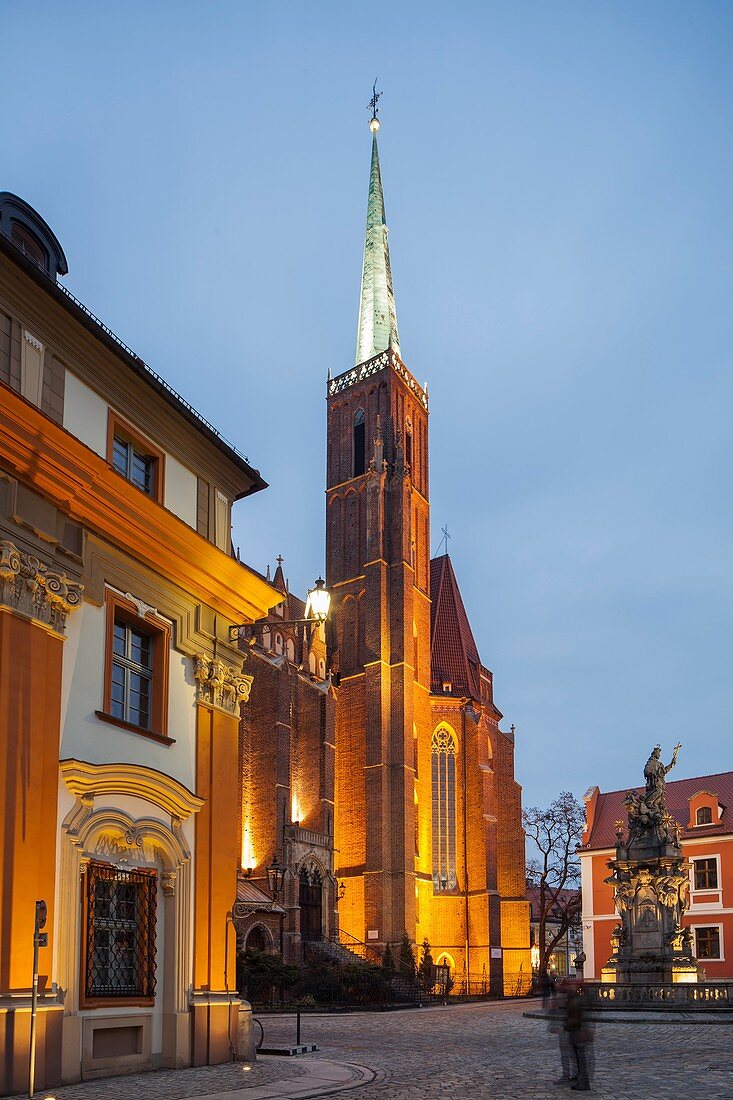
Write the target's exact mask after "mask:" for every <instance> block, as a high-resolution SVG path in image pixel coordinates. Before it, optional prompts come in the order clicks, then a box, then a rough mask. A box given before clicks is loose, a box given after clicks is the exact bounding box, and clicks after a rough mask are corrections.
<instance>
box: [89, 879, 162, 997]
mask: <svg viewBox="0 0 733 1100" xmlns="http://www.w3.org/2000/svg"><path fill="white" fill-rule="evenodd" d="M86 879H87V890H86V910H87V921H86V933H87V934H86V959H85V994H86V997H87V998H90V999H92V998H105V999H106V998H113V997H120V998H123V997H138V998H145V999H152V998H153V997H154V996H155V970H156V960H155V922H156V903H157V884H158V882H157V876H156V875H155V874H154V873H153V872H150V871H133V870H129V871H128V870H120V869H119V868H117V867H112V866H110V865H109V864H102V863H90V864H89V866H88V867H87V872H86Z"/></svg>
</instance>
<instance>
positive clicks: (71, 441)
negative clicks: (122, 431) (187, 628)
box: [0, 237, 282, 623]
mask: <svg viewBox="0 0 733 1100" xmlns="http://www.w3.org/2000/svg"><path fill="white" fill-rule="evenodd" d="M0 239H1V237H0ZM0 266H1V265H0ZM39 441H40V443H39ZM0 454H2V456H3V468H4V469H5V470H6V471H7V472H8V473H9V474H10V475H11V476H12V477H14V478H17V479H18V480H19V481H22V482H23V484H24V485H26V486H27V487H28V488H30V489H32V490H33V491H34V492H36V493H38V494H39V495H40V496H43V497H45V498H46V499H47V500H49V501H50V502H51V503H52V504H54V505H55V506H56V507H57V508H59V510H60V511H62V512H63V513H64V515H65V516H67V517H68V518H69V519H70V520H71V521H72V522H74V523H76V524H78V525H80V526H83V527H85V528H86V529H87V530H88V531H91V532H94V533H95V534H97V535H98V536H99V537H100V538H101V539H102V540H106V541H108V542H110V543H112V545H113V546H115V547H116V548H118V549H119V550H120V551H121V552H122V553H123V554H127V555H129V556H130V558H131V559H133V560H134V561H136V562H139V563H141V564H143V565H145V566H147V567H148V568H150V569H152V570H153V571H154V572H155V573H158V574H160V575H161V576H164V577H166V578H167V579H168V581H169V582H170V584H172V585H177V586H178V587H179V588H181V589H182V590H183V591H184V592H186V593H190V595H191V596H192V597H193V598H194V599H196V600H198V601H199V602H200V603H202V604H205V605H206V606H207V607H209V608H211V610H212V611H215V612H216V613H217V614H218V615H222V616H224V617H226V619H227V620H229V621H230V622H232V623H241V622H244V621H245V620H252V621H254V620H256V619H260V618H261V617H262V616H263V615H265V614H267V612H268V611H269V609H270V608H271V607H273V606H274V604H275V603H276V602H277V601H278V600H279V599H282V596H281V594H280V593H279V592H277V590H276V589H274V588H273V587H272V586H271V585H269V584H267V582H266V581H264V580H263V579H262V578H261V577H260V576H259V575H258V574H257V573H255V572H254V571H253V570H251V569H249V568H247V566H245V565H243V564H242V563H241V562H238V561H236V560H235V559H234V558H232V557H230V556H229V555H228V554H225V553H223V552H222V551H221V550H218V549H217V548H216V547H215V546H214V545H213V544H212V543H210V542H208V541H207V540H206V539H204V538H203V537H202V536H201V535H199V534H198V532H197V531H195V530H194V529H193V528H191V527H189V526H188V524H187V523H184V521H183V520H181V519H179V518H178V517H177V516H174V515H173V514H172V513H171V512H169V511H167V510H166V509H165V508H163V507H161V505H160V504H158V503H157V501H154V500H152V499H151V498H150V497H148V496H146V495H145V493H141V492H140V490H139V489H138V488H136V486H134V485H133V484H132V483H131V482H129V481H127V480H126V479H125V478H124V477H120V475H119V474H118V473H117V472H116V471H115V470H114V469H113V468H112V466H110V465H109V464H108V463H107V462H105V460H104V459H103V458H102V457H101V456H100V455H98V454H95V452H94V451H91V450H90V449H89V448H88V447H86V446H85V445H84V444H83V443H82V442H81V441H80V440H78V439H76V438H75V437H74V436H73V435H71V433H70V432H67V431H64V429H63V428H61V427H60V426H59V425H58V424H54V423H53V422H52V421H51V420H49V418H48V417H47V416H46V415H45V413H43V412H42V411H41V410H40V409H36V408H35V407H33V406H32V405H30V404H29V403H28V402H27V401H25V400H23V398H22V397H20V396H19V395H18V394H17V393H15V392H14V391H13V390H11V389H10V388H9V387H8V386H5V385H4V384H3V383H2V382H0Z"/></svg>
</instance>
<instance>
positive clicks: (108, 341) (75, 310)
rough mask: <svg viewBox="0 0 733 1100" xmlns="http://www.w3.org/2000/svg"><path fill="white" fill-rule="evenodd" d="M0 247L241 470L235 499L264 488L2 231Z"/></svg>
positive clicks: (200, 421) (240, 458)
mask: <svg viewBox="0 0 733 1100" xmlns="http://www.w3.org/2000/svg"><path fill="white" fill-rule="evenodd" d="M0 249H2V250H3V251H4V252H5V253H6V254H7V255H8V256H10V258H11V259H12V260H13V262H14V263H16V264H17V265H18V266H19V267H20V268H22V269H23V270H24V271H25V273H26V274H27V275H30V277H31V278H32V279H33V280H34V282H36V283H37V284H38V285H39V286H40V287H42V289H43V290H45V291H46V293H47V294H50V295H51V297H52V298H54V299H55V300H56V301H57V302H58V303H59V305H61V306H63V308H64V309H65V310H66V311H67V312H68V313H70V314H71V315H72V316H73V317H74V318H75V319H76V320H77V321H80V322H81V324H82V325H83V326H84V328H86V329H87V331H88V332H90V333H91V334H92V335H93V336H94V337H95V338H96V339H97V340H99V341H100V343H102V344H104V345H105V347H107V348H108V349H109V350H110V351H113V352H114V353H115V355H117V357H118V358H119V359H121V360H122V361H123V362H124V363H125V364H126V366H128V367H130V368H131V369H132V370H134V371H135V373H136V374H137V375H138V376H139V377H140V378H141V379H142V380H143V381H144V382H145V383H147V385H149V386H150V387H151V389H153V390H155V392H156V393H158V394H159V395H160V396H161V397H162V398H163V399H164V400H165V401H166V402H167V403H168V404H169V405H170V406H171V407H172V408H174V409H175V410H176V412H177V413H178V414H179V415H181V416H183V418H184V419H185V420H187V421H188V422H189V424H191V426H192V427H194V428H195V429H196V430H197V431H198V432H199V433H200V434H201V435H203V436H204V437H205V438H206V439H207V440H208V441H209V443H212V444H213V445H214V446H215V447H216V448H217V450H219V451H221V453H222V454H223V455H224V456H225V457H226V459H227V460H228V461H229V462H231V463H232V464H233V465H234V466H236V467H237V469H238V470H239V471H240V472H241V473H243V474H245V475H246V477H247V479H248V480H249V481H250V483H251V484H250V486H249V488H248V489H245V490H243V491H242V492H241V493H237V494H235V497H234V499H235V500H242V499H243V498H244V497H248V496H251V495H252V494H253V493H258V492H260V491H261V490H262V489H267V488H268V484H267V482H266V481H265V480H264V478H263V477H262V475H261V474H260V472H259V470H256V469H255V468H254V467H253V466H250V464H249V462H247V460H246V459H245V458H244V457H243V456H242V455H240V454H239V452H238V451H236V450H235V449H234V447H232V446H231V445H230V444H228V443H227V442H226V441H225V440H224V439H223V438H222V437H221V436H220V435H218V433H217V432H216V431H215V430H214V429H213V428H212V427H210V426H209V425H208V424H207V423H206V421H204V420H203V419H202V418H200V417H199V416H198V415H197V414H196V413H195V412H194V411H192V409H190V408H189V407H188V405H187V404H186V403H185V402H184V400H183V399H182V398H181V397H179V396H178V394H176V392H175V391H174V390H173V389H171V388H169V387H168V386H166V385H165V384H164V383H163V381H162V379H160V378H159V377H158V376H157V375H156V374H155V373H154V372H153V371H152V370H151V369H150V368H149V367H148V366H147V364H146V363H145V361H144V360H143V359H141V358H140V357H139V356H138V355H135V354H134V353H133V352H132V351H129V350H128V349H127V348H126V347H124V346H123V345H122V344H121V343H120V342H119V341H118V340H117V338H116V337H115V336H114V335H112V333H111V332H110V330H108V329H107V328H105V326H104V325H103V323H102V322H101V321H99V320H98V319H97V318H96V317H95V316H94V314H92V313H91V311H87V309H86V307H83V306H82V305H81V304H80V303H79V302H77V300H76V299H75V298H74V297H73V296H72V295H71V293H70V292H69V291H67V290H66V289H65V288H64V287H62V286H61V285H60V284H59V283H57V282H56V280H55V279H53V278H52V277H51V276H50V275H48V274H47V273H46V272H45V271H41V269H40V268H38V267H37V266H36V264H34V263H33V262H32V261H31V260H29V259H28V258H27V257H26V256H24V255H23V253H22V252H21V251H20V249H18V248H16V246H15V245H14V244H13V242H12V241H11V240H9V239H8V238H7V237H6V236H5V235H4V234H3V233H0Z"/></svg>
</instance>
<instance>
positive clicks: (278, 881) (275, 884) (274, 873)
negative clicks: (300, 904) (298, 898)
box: [267, 855, 285, 959]
mask: <svg viewBox="0 0 733 1100" xmlns="http://www.w3.org/2000/svg"><path fill="white" fill-rule="evenodd" d="M267 883H268V885H269V887H270V893H271V894H272V900H273V901H275V900H276V899H277V895H278V894H279V893H280V891H281V890H282V888H283V886H284V884H285V868H284V867H281V866H280V864H279V863H278V859H277V856H276V855H275V856H273V857H272V863H271V864H270V866H269V867H268V868H267ZM280 958H281V959H284V958H285V910H284V909H283V907H282V906H281V907H280Z"/></svg>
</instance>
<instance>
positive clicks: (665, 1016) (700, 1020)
mask: <svg viewBox="0 0 733 1100" xmlns="http://www.w3.org/2000/svg"><path fill="white" fill-rule="evenodd" d="M522 1016H524V1017H525V1019H527V1020H547V1021H550V1020H555V1021H558V1020H559V1019H560V1017H558V1016H550V1015H548V1014H547V1013H544V1012H523V1013H522ZM587 1019H588V1020H590V1022H591V1023H593V1024H674V1025H677V1024H700V1025H704V1024H724V1025H725V1024H727V1025H728V1027H730V1026H731V1024H733V1012H727V1013H725V1014H724V1013H722V1012H716V1013H712V1012H684V1013H683V1012H669V1011H660V1012H649V1011H646V1010H644V1009H642V1010H640V1011H636V1012H628V1011H627V1012H624V1010H623V1009H609V1010H608V1012H591V1013H589V1014H588V1016H587Z"/></svg>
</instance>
